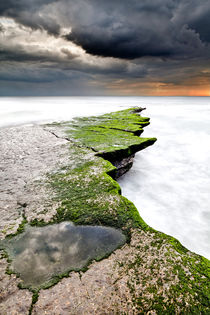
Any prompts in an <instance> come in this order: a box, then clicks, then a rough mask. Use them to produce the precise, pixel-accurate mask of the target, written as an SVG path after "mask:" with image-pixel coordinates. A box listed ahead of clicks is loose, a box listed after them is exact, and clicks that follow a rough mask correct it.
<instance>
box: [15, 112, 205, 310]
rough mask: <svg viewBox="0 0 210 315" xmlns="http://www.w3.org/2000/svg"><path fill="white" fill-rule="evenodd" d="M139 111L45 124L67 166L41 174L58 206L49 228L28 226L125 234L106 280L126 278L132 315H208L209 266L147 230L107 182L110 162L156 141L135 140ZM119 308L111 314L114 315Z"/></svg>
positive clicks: (145, 120) (142, 124)
mask: <svg viewBox="0 0 210 315" xmlns="http://www.w3.org/2000/svg"><path fill="white" fill-rule="evenodd" d="M139 111H141V110H140V109H136V108H133V109H128V110H123V111H119V112H115V113H110V114H105V115H101V116H98V117H87V118H75V119H74V120H73V121H72V122H65V123H60V124H51V125H48V126H47V128H49V130H50V128H54V129H53V133H54V134H57V136H58V134H59V132H60V131H62V132H63V131H64V132H65V138H67V139H68V140H69V141H70V142H69V155H70V157H71V162H70V163H69V164H68V165H66V167H62V169H59V170H57V171H56V172H54V173H51V174H48V176H47V183H48V185H49V187H50V188H51V189H53V191H54V193H55V196H54V201H55V203H56V204H58V205H59V206H58V208H57V213H56V214H55V215H54V216H53V218H52V219H51V221H50V222H47V223H46V222H44V220H43V221H40V220H37V219H35V220H33V221H31V222H29V223H30V224H31V225H35V226H38V225H46V224H54V223H58V222H62V221H73V222H74V223H75V224H76V225H104V226H111V227H116V228H118V229H121V230H122V231H123V232H124V234H125V235H126V236H127V245H126V246H127V247H125V252H126V250H127V253H128V255H127V256H126V254H125V256H123V257H121V256H120V257H121V258H119V259H118V268H116V273H115V274H114V275H113V277H116V280H115V283H118V282H120V279H121V278H125V279H127V284H126V290H127V291H126V292H127V293H126V294H128V292H129V294H130V295H131V300H130V302H129V303H131V305H132V308H131V310H133V311H132V312H133V313H132V314H147V312H149V313H148V314H210V308H209V290H210V287H209V266H210V265H209V261H208V260H207V259H205V258H203V257H201V256H199V255H197V254H194V253H192V252H190V251H188V250H187V249H186V248H185V247H183V246H182V245H181V244H180V242H179V241H177V240H176V239H175V238H173V237H170V236H168V235H165V234H163V233H160V232H157V231H155V230H154V229H152V228H151V227H149V226H148V225H147V224H146V223H145V222H144V221H143V219H142V218H141V217H140V215H139V212H138V210H137V209H136V207H135V206H134V204H133V203H132V202H130V201H129V200H128V199H126V198H125V197H123V196H122V195H121V189H120V186H119V185H118V183H117V182H116V181H115V180H114V178H115V175H116V171H117V170H116V167H114V166H113V164H112V163H114V162H115V161H120V160H122V159H124V158H129V157H130V156H132V155H133V154H135V153H136V152H137V151H139V150H142V149H144V148H146V147H148V146H150V145H152V144H153V143H154V142H155V141H156V138H141V137H139V136H138V135H140V134H141V133H142V131H143V127H145V126H146V125H148V124H149V118H145V117H141V116H140V115H139V114H138V112H139ZM58 137H59V136H58ZM111 162H112V163H111ZM139 210H140V209H139ZM21 230H22V229H21ZM134 236H135V237H134ZM134 239H135V241H134ZM122 251H123V249H122ZM116 257H117V256H116ZM113 259H115V258H113ZM116 259H117V258H116ZM63 276H65V277H67V276H68V274H67V275H63ZM60 278H62V275H61V277H60ZM60 278H59V280H60ZM59 280H58V281H59ZM58 281H55V282H53V283H52V284H55V283H57V282H58ZM113 286H114V284H113ZM35 294H37V293H35ZM43 294H44V293H43ZM35 302H36V301H35ZM126 307H127V306H126ZM119 309H120V306H119V308H118V309H116V314H117V313H119V312H120V313H122V312H121V311H119ZM150 312H151V313H150ZM128 313H129V311H128ZM125 314H126V312H125ZM130 314H131V313H130Z"/></svg>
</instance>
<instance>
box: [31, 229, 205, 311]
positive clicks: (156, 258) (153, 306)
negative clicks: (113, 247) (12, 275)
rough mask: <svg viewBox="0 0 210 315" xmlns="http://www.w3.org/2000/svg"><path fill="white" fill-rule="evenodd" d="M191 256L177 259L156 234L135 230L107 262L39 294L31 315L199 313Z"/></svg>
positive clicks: (171, 249) (95, 265)
mask: <svg viewBox="0 0 210 315" xmlns="http://www.w3.org/2000/svg"><path fill="white" fill-rule="evenodd" d="M157 242H158V244H159V247H158V248H157V247H156V246H154V243H157ZM145 248H146V250H145ZM191 255H192V254H191V253H190V252H186V254H185V255H183V254H179V253H178V252H177V251H176V250H175V249H174V248H173V246H172V245H171V244H168V242H167V241H166V240H164V239H163V240H162V242H160V239H158V238H157V235H156V234H155V233H151V232H144V231H142V230H138V229H136V230H134V231H133V232H132V238H131V243H130V244H129V245H128V244H126V245H124V246H123V247H122V248H121V249H118V250H117V251H115V252H114V253H113V254H112V255H111V256H110V257H109V258H107V259H105V260H103V261H101V262H94V263H93V264H92V265H91V266H89V269H88V270H87V271H86V272H85V273H80V274H78V273H72V274H70V276H69V278H65V279H63V280H62V281H61V282H60V283H58V284H57V285H55V286H54V287H52V288H50V289H48V290H41V291H40V294H39V300H38V302H37V303H36V305H35V307H34V311H33V314H34V315H35V314H36V315H39V314H40V315H44V314H47V315H56V314H82V315H85V314H141V313H142V314H168V312H169V310H170V314H181V313H182V312H183V310H184V313H185V314H192V313H191V312H192V306H193V307H194V308H195V309H197V310H198V313H197V314H199V304H200V302H199V301H198V299H197V296H196V295H194V296H193V295H192V294H190V289H192V287H193V285H192V284H191V283H193V281H194V280H195V278H196V277H197V276H199V274H198V273H197V274H192V265H191V264H190V263H189V262H188V263H187V264H186V262H185V259H187V258H189V257H191ZM192 256H193V255H192ZM178 270H179V272H180V270H181V271H182V272H183V274H184V277H185V279H183V280H184V281H185V282H186V283H187V285H189V288H188V287H186V284H185V283H184V281H183V280H182V279H180V277H179V275H178V272H177V271H178ZM197 284H198V283H197ZM180 289H181V290H180ZM196 307H198V308H196Z"/></svg>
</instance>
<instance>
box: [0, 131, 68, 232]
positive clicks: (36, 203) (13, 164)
mask: <svg viewBox="0 0 210 315" xmlns="http://www.w3.org/2000/svg"><path fill="white" fill-rule="evenodd" d="M0 152H1V154H0V183H1V186H0V213H1V219H0V233H1V234H0V236H1V238H4V237H5V236H6V235H7V234H11V233H15V232H16V230H17V228H18V226H19V224H20V223H21V222H22V220H23V217H26V218H28V219H29V220H32V219H33V218H43V219H45V220H47V221H49V220H50V218H51V217H52V216H53V214H55V210H56V208H57V205H56V204H55V203H53V202H52V201H51V199H52V195H53V192H52V190H50V187H49V186H48V187H47V185H46V184H44V178H45V176H46V174H47V173H48V172H51V171H53V170H55V169H57V168H59V167H62V166H63V165H66V164H69V163H70V162H71V161H70V157H69V154H68V152H69V143H68V141H67V140H64V139H61V138H56V137H55V136H54V135H52V134H51V133H49V132H48V131H45V130H44V128H43V127H40V126H32V127H26V126H23V127H13V128H4V129H1V130H0Z"/></svg>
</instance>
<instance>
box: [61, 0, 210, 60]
mask: <svg viewBox="0 0 210 315" xmlns="http://www.w3.org/2000/svg"><path fill="white" fill-rule="evenodd" d="M183 3H185V4H186V6H185V7H184V6H183ZM88 4H89V10H87V12H86V17H85V19H84V20H83V19H82V18H81V17H82V16H81V15H82V13H81V12H78V16H74V17H71V20H72V32H71V33H70V34H68V35H67V36H66V38H67V39H68V40H71V41H73V42H74V43H76V44H77V45H80V46H82V47H83V48H84V49H85V50H86V51H87V52H88V53H90V54H93V55H99V56H103V57H115V58H124V59H135V58H140V57H143V56H151V57H163V58H166V57H167V58H170V57H179V56H186V55H188V56H192V55H193V56H194V55H197V54H202V53H203V44H202V40H204V39H207V38H208V37H209V36H210V35H209V32H208V27H205V25H206V26H208V25H209V24H210V22H209V20H210V19H209V20H208V13H207V11H206V10H205V11H204V10H199V9H200V6H202V3H199V1H197V3H195V2H193V6H190V4H189V2H188V1H187V0H185V1H170V0H167V1H166V0H162V1H158V0H157V1H154V0H145V1H136V0H130V1H126V2H125V1H120V2H119V1H112V2H110V1H94V0H92V1H88ZM180 6H182V8H183V10H184V9H185V10H186V11H185V12H183V11H181V12H180V13H179V15H180V17H181V18H180V19H179V18H176V19H175V20H174V17H175V16H176V15H177V12H179V11H180V10H181V9H180ZM208 7H209V9H210V2H209V4H208ZM195 9H198V13H197V14H196V15H195V16H193V18H192V19H191V20H190V21H189V23H187V20H186V17H185V16H184V15H186V14H189V12H191V11H192V10H195ZM205 9H207V8H205ZM93 16H96V20H93ZM77 17H78V19H76V18H77ZM88 17H89V18H88ZM98 17H99V18H98ZM78 21H81V22H80V23H78ZM207 21H208V22H207Z"/></svg>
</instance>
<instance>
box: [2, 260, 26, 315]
mask: <svg viewBox="0 0 210 315" xmlns="http://www.w3.org/2000/svg"><path fill="white" fill-rule="evenodd" d="M7 266H8V263H7V261H6V259H5V258H2V257H0V314H1V315H10V314H11V315H26V314H28V312H29V309H30V306H31V300H32V293H31V292H29V291H28V290H20V289H19V288H18V287H17V285H18V283H19V279H17V278H16V275H14V274H11V275H8V274H6V269H7Z"/></svg>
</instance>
